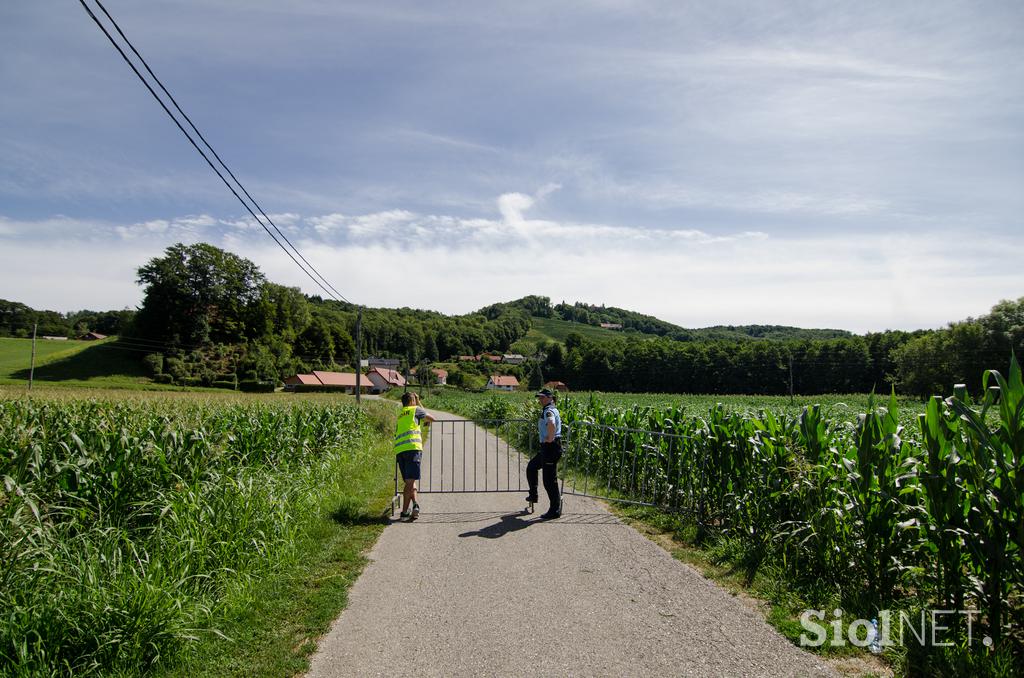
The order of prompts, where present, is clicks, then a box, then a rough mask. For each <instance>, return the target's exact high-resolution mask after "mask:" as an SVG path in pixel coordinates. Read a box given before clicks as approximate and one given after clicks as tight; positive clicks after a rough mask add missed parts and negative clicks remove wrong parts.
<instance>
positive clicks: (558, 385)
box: [544, 381, 569, 393]
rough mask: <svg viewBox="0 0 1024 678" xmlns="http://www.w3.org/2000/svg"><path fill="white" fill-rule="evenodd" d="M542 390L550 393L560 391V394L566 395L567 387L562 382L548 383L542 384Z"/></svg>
mask: <svg viewBox="0 0 1024 678" xmlns="http://www.w3.org/2000/svg"><path fill="white" fill-rule="evenodd" d="M544 388H546V389H549V390H551V391H561V392H562V393H568V392H569V387H568V386H566V385H565V382H564V381H549V382H548V383H546V384H544Z"/></svg>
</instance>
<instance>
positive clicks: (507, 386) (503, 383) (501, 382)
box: [485, 374, 519, 391]
mask: <svg viewBox="0 0 1024 678" xmlns="http://www.w3.org/2000/svg"><path fill="white" fill-rule="evenodd" d="M485 388H489V389H495V390H498V391H514V390H516V389H517V388H519V380H518V379H516V378H515V377H514V376H511V375H507V376H506V375H500V374H495V375H494V376H492V377H491V378H490V379H488V380H487V386H486V387H485Z"/></svg>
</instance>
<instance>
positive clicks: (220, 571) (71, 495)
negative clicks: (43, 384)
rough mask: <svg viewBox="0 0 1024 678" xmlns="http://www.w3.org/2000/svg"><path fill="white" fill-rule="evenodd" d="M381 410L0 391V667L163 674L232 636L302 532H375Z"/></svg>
mask: <svg viewBox="0 0 1024 678" xmlns="http://www.w3.org/2000/svg"><path fill="white" fill-rule="evenodd" d="M390 409H391V408H389V407H380V406H373V405H370V406H368V407H364V408H363V409H357V408H356V407H355V406H354V405H353V404H352V402H351V400H350V399H346V398H337V397H330V396H328V397H323V398H318V399H314V398H301V397H295V398H282V397H277V398H274V397H269V396H268V397H259V396H249V397H247V398H242V397H238V396H222V397H208V398H199V397H197V396H196V395H194V394H160V395H157V394H148V395H146V394H135V395H133V396H130V397H129V396H124V395H115V394H112V393H109V392H108V393H102V394H100V395H91V396H89V397H83V396H82V395H80V394H74V393H72V392H70V391H67V390H64V391H61V392H54V393H40V394H37V395H34V396H32V397H25V396H24V395H22V394H20V393H17V392H13V391H5V392H3V393H0V480H2V487H0V609H2V610H3V615H2V617H0V674H4V675H12V676H39V675H47V676H48V675H61V676H63V675H75V676H79V675H125V676H130V675H149V674H151V673H153V672H157V671H165V672H169V673H171V674H174V673H176V670H175V668H174V667H176V666H177V667H181V666H184V665H186V664H188V662H189V660H190V658H191V659H194V656H193V655H192V653H193V651H194V650H195V648H197V647H199V648H202V647H205V646H209V645H210V644H211V643H213V644H214V645H215V644H216V643H218V642H220V641H225V642H224V644H225V646H228V645H238V644H240V643H239V642H235V640H231V641H227V639H226V634H225V629H226V627H225V626H224V625H225V624H226V623H227V620H228V619H229V618H231V617H232V616H237V613H238V612H239V609H240V608H244V607H246V606H249V605H251V604H252V603H253V599H254V598H258V597H259V596H260V595H261V594H260V592H261V591H262V587H263V586H265V584H266V582H268V581H274V580H275V578H276V579H280V578H282V577H284V578H286V579H287V578H288V577H292V576H296V572H297V570H296V567H297V564H300V563H301V562H302V561H303V560H306V559H310V558H313V557H315V556H314V555H313V554H311V553H307V552H305V549H306V548H311V547H315V546H316V544H315V543H311V542H310V535H312V534H314V533H317V534H319V533H318V532H317V530H320V531H321V532H323V529H324V525H325V524H327V525H328V526H332V529H333V528H345V527H346V526H354V527H359V526H365V525H370V526H375V529H376V530H377V532H379V529H380V528H381V526H380V525H379V521H378V520H377V519H376V518H374V517H373V515H371V514H370V513H368V511H370V510H371V509H370V508H368V507H371V506H372V505H374V503H375V502H377V503H378V504H380V506H378V508H382V507H383V503H381V498H382V497H387V496H388V495H389V493H390V485H389V482H388V481H389V480H390V475H391V472H392V470H393V459H392V455H391V453H390V452H391V451H390V445H389V439H390V436H391V433H392V427H393V414H392V413H391V412H390ZM384 501H386V499H384ZM375 534H376V533H374V534H372V535H369V539H368V540H363V542H362V546H361V547H359V548H363V547H365V546H367V545H368V543H372V539H373V538H375ZM367 541H368V543H366V542H367ZM343 597H344V596H343V591H342V592H341V594H340V595H338V596H336V601H335V602H334V608H333V610H332V611H331V612H329V613H327V614H326V618H327V619H326V621H325V622H324V623H326V622H328V621H329V619H330V618H331V617H332V616H333V614H336V612H337V608H338V607H340V605H341V602H340V601H342V600H343ZM320 630H321V631H322V630H323V629H320ZM250 631H251V630H250V629H246V630H244V632H245V633H247V634H248V633H249V632H250ZM309 649H311V646H310V647H309V648H306V650H304V652H307V653H308V650H309ZM221 650H224V648H221ZM219 651H220V650H216V651H214V652H213V653H210V652H209V648H207V652H208V654H217V653H218V652H219ZM225 651H227V650H225ZM285 652H286V653H287V652H288V650H287V649H286V650H285ZM300 654H301V653H300ZM286 659H289V660H290V658H286ZM299 659H300V660H301V657H299ZM245 666H246V665H245V664H244V663H243V665H242V668H241V669H236V670H237V671H238V673H237V675H245V674H246V673H247V671H246V669H245ZM285 666H287V667H289V668H288V670H289V671H291V672H294V671H295V668H296V667H295V665H293V664H289V663H288V662H287V661H286V662H285ZM298 666H301V663H300V664H299V665H298ZM277 670H278V671H280V670H282V669H277ZM190 672H191V671H190ZM213 673H214V674H217V675H231V674H232V672H231V671H225V672H224V673H223V674H221V673H218V672H217V671H213Z"/></svg>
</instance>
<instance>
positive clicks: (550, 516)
mask: <svg viewBox="0 0 1024 678" xmlns="http://www.w3.org/2000/svg"><path fill="white" fill-rule="evenodd" d="M561 517H562V514H561V513H552V512H551V511H548V512H547V513H545V514H544V515H542V516H541V517H540V519H541V520H554V519H555V518H561Z"/></svg>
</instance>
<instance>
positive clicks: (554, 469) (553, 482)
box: [526, 438, 562, 513]
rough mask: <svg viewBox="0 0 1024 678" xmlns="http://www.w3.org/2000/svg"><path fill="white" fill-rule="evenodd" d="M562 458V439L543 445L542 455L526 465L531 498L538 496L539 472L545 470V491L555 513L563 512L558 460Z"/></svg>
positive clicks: (541, 448)
mask: <svg viewBox="0 0 1024 678" xmlns="http://www.w3.org/2000/svg"><path fill="white" fill-rule="evenodd" d="M561 458H562V439H561V438H555V439H554V441H553V442H550V443H541V444H540V453H539V454H537V455H536V456H535V457H534V458H533V459H531V460H530V463H529V464H527V465H526V483H527V484H528V485H529V486H530V496H532V497H536V496H537V472H538V471H539V470H540V469H542V468H543V469H544V491H545V492H547V494H548V500H549V501H550V502H551V507H550V508H549V509H548V510H549V511H551V512H554V513H561V512H562V498H561V497H560V496H559V494H558V460H559V459H561Z"/></svg>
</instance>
